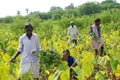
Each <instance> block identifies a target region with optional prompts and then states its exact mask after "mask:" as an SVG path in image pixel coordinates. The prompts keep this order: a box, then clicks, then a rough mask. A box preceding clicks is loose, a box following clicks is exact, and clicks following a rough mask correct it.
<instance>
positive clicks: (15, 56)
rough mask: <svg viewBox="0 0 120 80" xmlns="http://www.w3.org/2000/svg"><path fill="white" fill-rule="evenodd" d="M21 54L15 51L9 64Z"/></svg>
mask: <svg viewBox="0 0 120 80" xmlns="http://www.w3.org/2000/svg"><path fill="white" fill-rule="evenodd" d="M20 53H21V52H19V51H17V52H16V54H15V55H14V57H13V58H11V60H10V62H14V61H15V59H16V58H17V57H18V56H19V55H20Z"/></svg>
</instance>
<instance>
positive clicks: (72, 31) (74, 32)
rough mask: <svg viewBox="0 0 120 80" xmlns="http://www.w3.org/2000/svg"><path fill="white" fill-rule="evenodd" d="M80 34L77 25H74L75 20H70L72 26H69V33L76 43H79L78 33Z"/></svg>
mask: <svg viewBox="0 0 120 80" xmlns="http://www.w3.org/2000/svg"><path fill="white" fill-rule="evenodd" d="M78 34H79V32H78V29H77V27H76V26H75V25H74V22H73V21H71V22H70V27H69V28H68V35H70V36H71V40H72V41H73V43H75V45H77V35H78Z"/></svg>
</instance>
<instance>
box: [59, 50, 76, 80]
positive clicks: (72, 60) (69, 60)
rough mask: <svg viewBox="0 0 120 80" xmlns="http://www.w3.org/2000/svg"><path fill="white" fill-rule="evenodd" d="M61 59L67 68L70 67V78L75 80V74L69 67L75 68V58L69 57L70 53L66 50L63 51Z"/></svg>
mask: <svg viewBox="0 0 120 80" xmlns="http://www.w3.org/2000/svg"><path fill="white" fill-rule="evenodd" d="M61 59H62V61H67V63H68V66H69V67H70V78H71V79H74V80H77V78H76V76H77V74H76V72H75V71H74V70H73V69H72V68H71V67H75V66H77V62H76V60H75V58H74V57H72V56H71V55H70V51H69V50H68V49H66V50H64V51H63V57H62V58H61Z"/></svg>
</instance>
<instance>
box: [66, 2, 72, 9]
mask: <svg viewBox="0 0 120 80" xmlns="http://www.w3.org/2000/svg"><path fill="white" fill-rule="evenodd" d="M68 9H74V4H73V3H71V4H70V5H69V6H66V7H65V10H68Z"/></svg>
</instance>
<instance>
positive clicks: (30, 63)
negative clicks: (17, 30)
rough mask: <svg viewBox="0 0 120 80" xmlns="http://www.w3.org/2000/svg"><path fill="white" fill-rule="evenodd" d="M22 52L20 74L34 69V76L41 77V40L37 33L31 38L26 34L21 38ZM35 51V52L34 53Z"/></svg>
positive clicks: (20, 46)
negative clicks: (39, 55) (38, 53)
mask: <svg viewBox="0 0 120 80" xmlns="http://www.w3.org/2000/svg"><path fill="white" fill-rule="evenodd" d="M18 51H20V52H21V63H20V71H19V76H20V74H23V73H26V72H28V71H29V70H31V71H32V73H33V76H34V78H38V77H39V63H38V61H39V60H38V55H37V52H38V51H41V49H40V46H39V40H38V37H37V35H36V34H35V33H32V36H31V39H28V37H27V35H26V34H23V35H22V36H21V37H20V38H19V48H18ZM33 52H35V53H34V54H33Z"/></svg>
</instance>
